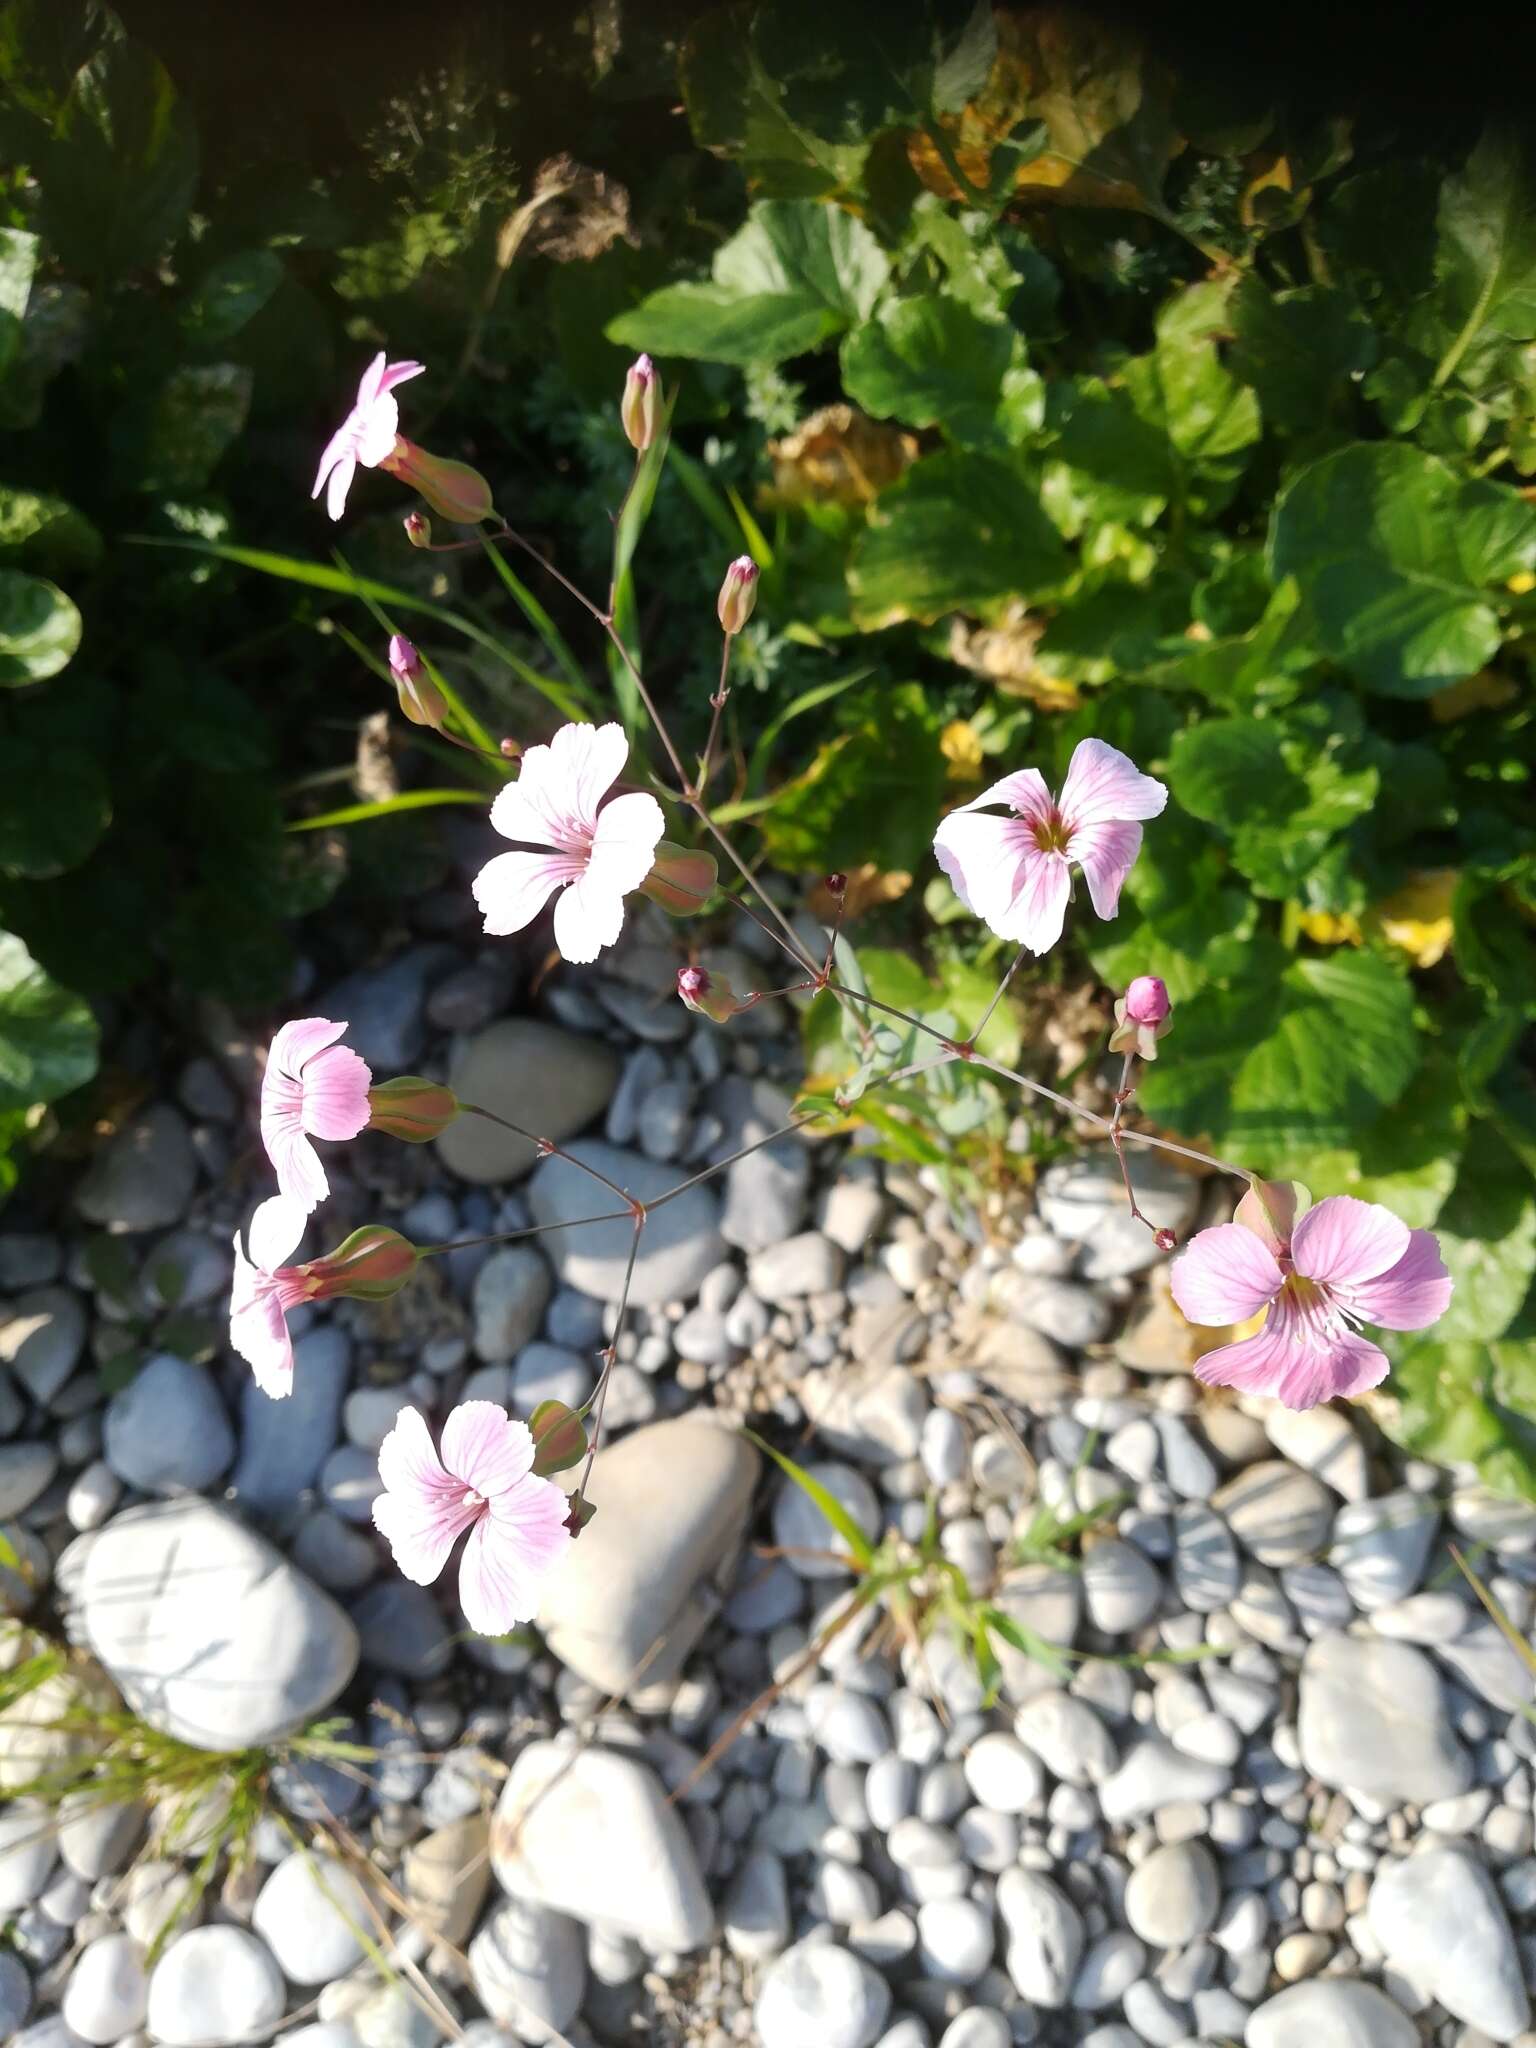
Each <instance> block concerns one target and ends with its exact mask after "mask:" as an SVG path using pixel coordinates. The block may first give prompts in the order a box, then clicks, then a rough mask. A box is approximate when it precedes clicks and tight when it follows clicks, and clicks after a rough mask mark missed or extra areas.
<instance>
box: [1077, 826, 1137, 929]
mask: <svg viewBox="0 0 1536 2048" xmlns="http://www.w3.org/2000/svg"><path fill="white" fill-rule="evenodd" d="M1140 851H1141V827H1140V826H1139V825H1079V826H1078V828H1077V830H1076V831H1075V832H1074V833H1073V834H1072V837H1071V839H1070V840H1069V841H1068V845H1067V853H1068V857H1069V858H1070V859H1072V860H1075V861H1076V862H1077V864H1078V866H1079V867H1080V868H1081V869H1082V871H1083V879H1084V881H1086V882H1087V884H1088V895H1089V898H1090V900H1091V902H1092V904H1093V907H1094V909H1095V910H1096V911H1097V913H1098V914H1099V916H1100V917H1113V916H1115V914H1116V913H1117V912H1118V910H1119V908H1120V890H1121V888H1122V886H1123V884H1124V882H1125V878H1126V876H1127V875H1128V874H1129V873H1130V872H1131V869H1132V868H1133V867H1134V866H1135V865H1136V856H1137V854H1138V853H1140Z"/></svg>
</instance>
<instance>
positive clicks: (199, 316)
mask: <svg viewBox="0 0 1536 2048" xmlns="http://www.w3.org/2000/svg"><path fill="white" fill-rule="evenodd" d="M287 274H288V273H287V271H286V270H285V268H284V267H283V259H282V258H281V256H279V255H277V254H276V253H275V252H274V251H273V250H271V249H242V250H241V251H240V253H239V254H238V255H235V256H226V257H225V258H224V259H223V261H222V262H220V263H215V264H213V265H212V266H211V267H210V268H209V269H208V270H205V271H204V272H203V275H202V277H201V278H200V279H199V280H198V283H197V284H196V286H195V287H194V288H193V291H192V293H191V295H190V296H189V297H188V299H187V301H186V303H185V305H184V306H183V307H182V309H181V326H182V332H183V333H184V334H185V335H186V337H187V340H188V341H189V342H190V343H191V344H192V345H193V346H194V347H195V348H201V349H206V350H209V351H213V350H216V349H221V348H224V347H226V346H227V345H228V343H230V342H231V341H233V340H234V338H235V336H236V335H237V334H238V333H239V332H240V331H241V329H242V328H243V327H245V326H247V325H248V324H249V322H250V321H252V320H254V319H255V317H256V315H257V314H258V313H259V312H260V311H261V309H262V308H263V306H265V305H266V304H267V302H268V301H269V300H270V299H271V297H272V294H273V293H274V292H275V291H276V290H277V288H278V287H279V285H281V284H282V282H283V280H284V278H285V277H286V276H287Z"/></svg>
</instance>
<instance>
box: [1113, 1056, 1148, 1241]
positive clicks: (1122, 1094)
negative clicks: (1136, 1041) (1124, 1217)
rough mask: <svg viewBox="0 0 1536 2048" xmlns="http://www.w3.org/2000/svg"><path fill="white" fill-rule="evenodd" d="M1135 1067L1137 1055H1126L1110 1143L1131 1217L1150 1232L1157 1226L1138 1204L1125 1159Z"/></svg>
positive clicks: (1122, 1063)
mask: <svg viewBox="0 0 1536 2048" xmlns="http://www.w3.org/2000/svg"><path fill="white" fill-rule="evenodd" d="M1135 1065H1136V1055H1135V1053H1134V1052H1128V1053H1126V1054H1125V1056H1124V1058H1123V1059H1122V1060H1121V1062H1120V1086H1119V1087H1118V1088H1117V1089H1116V1090H1115V1107H1114V1113H1113V1115H1112V1116H1111V1117H1110V1120H1109V1142H1110V1143H1111V1145H1113V1146H1114V1148H1115V1157H1116V1159H1118V1160H1119V1162H1120V1178H1121V1180H1123V1181H1124V1182H1125V1199H1126V1200H1127V1201H1128V1202H1129V1203H1130V1205H1131V1215H1132V1216H1133V1217H1134V1218H1135V1220H1136V1221H1137V1222H1138V1223H1145V1224H1146V1225H1147V1228H1148V1230H1155V1229H1156V1227H1157V1226H1156V1225H1155V1224H1154V1223H1151V1222H1148V1220H1147V1218H1146V1216H1145V1215H1143V1213H1142V1211H1141V1209H1140V1207H1139V1206H1138V1204H1137V1201H1136V1190H1135V1188H1133V1187H1132V1185H1131V1169H1130V1167H1129V1166H1128V1165H1127V1163H1126V1157H1125V1132H1124V1130H1123V1129H1122V1121H1123V1117H1124V1112H1125V1105H1126V1104H1127V1103H1128V1102H1129V1101H1130V1099H1131V1092H1132V1087H1131V1071H1132V1069H1133V1068H1134V1066H1135Z"/></svg>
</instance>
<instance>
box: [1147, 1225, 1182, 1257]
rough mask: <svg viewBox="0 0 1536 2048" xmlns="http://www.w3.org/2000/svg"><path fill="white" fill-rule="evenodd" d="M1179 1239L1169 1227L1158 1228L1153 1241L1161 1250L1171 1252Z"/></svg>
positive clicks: (1153, 1235)
mask: <svg viewBox="0 0 1536 2048" xmlns="http://www.w3.org/2000/svg"><path fill="white" fill-rule="evenodd" d="M1178 1241H1179V1240H1178V1239H1177V1237H1175V1235H1174V1234H1173V1232H1172V1231H1171V1230H1168V1229H1163V1230H1156V1231H1154V1232H1153V1233H1152V1242H1153V1243H1154V1244H1155V1245H1156V1246H1157V1248H1158V1250H1159V1251H1160V1252H1171V1251H1172V1250H1173V1248H1174V1246H1175V1245H1176V1244H1177V1243H1178Z"/></svg>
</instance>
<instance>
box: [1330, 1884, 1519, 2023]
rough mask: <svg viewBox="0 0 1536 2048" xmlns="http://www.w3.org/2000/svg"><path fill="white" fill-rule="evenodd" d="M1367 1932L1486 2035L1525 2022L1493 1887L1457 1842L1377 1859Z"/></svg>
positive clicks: (1513, 1954)
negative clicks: (1398, 1859)
mask: <svg viewBox="0 0 1536 2048" xmlns="http://www.w3.org/2000/svg"><path fill="white" fill-rule="evenodd" d="M1366 1917H1367V1919H1368V1920H1369V1922H1370V1927H1371V1932H1372V1934H1374V1935H1375V1937H1376V1939H1377V1940H1378V1941H1379V1942H1380V1943H1381V1945H1382V1947H1383V1949H1385V1951H1386V1953H1387V1957H1388V1959H1389V1960H1390V1961H1391V1962H1392V1963H1394V1964H1395V1965H1396V1966H1397V1968H1398V1969H1400V1970H1401V1971H1402V1972H1403V1974H1404V1976H1406V1977H1407V1978H1408V1979H1409V1981H1410V1982H1411V1983H1414V1984H1417V1985H1419V1986H1420V1987H1421V1988H1422V1989H1423V1990H1424V1991H1426V1992H1428V1994H1429V1995H1430V1997H1432V1998H1438V1999H1439V2001H1440V2003H1441V2004H1442V2005H1443V2006H1444V2007H1445V2009H1446V2011H1447V2012H1448V2013H1451V2014H1452V2015H1453V2016H1454V2017H1455V2018H1456V2019H1459V2020H1464V2021H1465V2022H1466V2024H1467V2025H1468V2026H1469V2027H1476V2028H1477V2029H1478V2030H1479V2031H1480V2032H1481V2033H1484V2034H1486V2035H1487V2036H1488V2037H1489V2039H1490V2040H1493V2041H1512V2040H1514V2038H1515V2036H1516V2035H1517V2034H1523V2033H1524V2032H1525V2030H1526V2028H1527V2027H1529V2025H1530V2024H1531V2001H1530V1998H1529V1996H1528V1994H1527V1991H1526V1985H1525V1978H1524V1973H1523V1971H1522V1969H1521V1965H1520V1951H1519V1949H1518V1948H1517V1947H1516V1945H1515V1937H1514V1935H1513V1934H1512V1933H1511V1931H1510V1925H1509V1919H1508V1916H1507V1915H1506V1913H1505V1911H1504V1902H1503V1900H1502V1899H1501V1898H1500V1897H1499V1892H1498V1887H1497V1886H1496V1885H1495V1884H1494V1882H1493V1879H1492V1878H1491V1877H1490V1876H1489V1875H1488V1872H1487V1871H1486V1870H1485V1869H1484V1868H1483V1866H1482V1864H1481V1863H1479V1862H1478V1861H1477V1859H1476V1858H1475V1857H1474V1856H1472V1855H1470V1854H1469V1853H1468V1852H1467V1851H1466V1850H1465V1849H1461V1848H1455V1849H1426V1850H1425V1851H1424V1852H1423V1853H1422V1854H1420V1855H1417V1856H1409V1857H1405V1858H1404V1859H1403V1861H1402V1862H1400V1863H1385V1864H1381V1865H1378V1867H1377V1873H1376V1881H1375V1883H1374V1884H1373V1885H1372V1886H1371V1895H1370V1898H1369V1900H1368V1901H1367V1903H1366Z"/></svg>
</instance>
